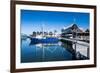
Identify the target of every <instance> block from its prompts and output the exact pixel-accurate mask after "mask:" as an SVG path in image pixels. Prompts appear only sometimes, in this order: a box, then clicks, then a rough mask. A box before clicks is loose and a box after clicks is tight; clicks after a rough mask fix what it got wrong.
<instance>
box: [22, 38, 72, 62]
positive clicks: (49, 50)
mask: <svg viewBox="0 0 100 73" xmlns="http://www.w3.org/2000/svg"><path fill="white" fill-rule="evenodd" d="M63 45H67V44H65V43H62V42H59V43H56V44H32V42H31V40H30V39H27V40H22V42H21V62H22V63H28V62H46V61H64V60H72V59H73V56H72V53H71V52H70V51H69V50H68V49H69V48H65V47H64V46H63Z"/></svg>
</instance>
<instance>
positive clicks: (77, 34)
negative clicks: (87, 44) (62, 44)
mask: <svg viewBox="0 0 100 73" xmlns="http://www.w3.org/2000/svg"><path fill="white" fill-rule="evenodd" d="M61 37H64V38H74V39H78V40H85V41H89V29H87V30H86V31H83V30H81V29H80V28H79V27H78V26H77V24H73V25H72V26H70V27H68V28H64V29H62V34H61Z"/></svg>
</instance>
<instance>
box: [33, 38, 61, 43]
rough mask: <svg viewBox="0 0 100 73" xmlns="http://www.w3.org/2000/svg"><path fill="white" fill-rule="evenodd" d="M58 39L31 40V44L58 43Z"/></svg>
mask: <svg viewBox="0 0 100 73" xmlns="http://www.w3.org/2000/svg"><path fill="white" fill-rule="evenodd" d="M58 42H59V39H58V38H55V37H46V38H41V39H39V38H31V43H47V44H48V43H58Z"/></svg>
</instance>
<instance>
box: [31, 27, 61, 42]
mask: <svg viewBox="0 0 100 73" xmlns="http://www.w3.org/2000/svg"><path fill="white" fill-rule="evenodd" d="M41 29H42V32H44V30H43V26H42V27H41ZM30 39H31V42H32V43H58V41H59V39H58V38H57V37H44V33H42V35H41V36H40V35H39V36H36V37H31V38H30Z"/></svg>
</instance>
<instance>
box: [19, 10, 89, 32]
mask: <svg viewBox="0 0 100 73" xmlns="http://www.w3.org/2000/svg"><path fill="white" fill-rule="evenodd" d="M89 20H90V14H89V13H82V12H81V13H79V12H55V11H35V10H21V33H24V34H32V32H33V31H41V26H43V28H44V31H46V32H50V31H52V32H53V31H54V30H57V32H58V33H61V29H62V28H64V27H68V26H70V25H71V24H73V23H75V24H77V25H78V27H80V28H83V29H84V30H86V29H87V28H89Z"/></svg>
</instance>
